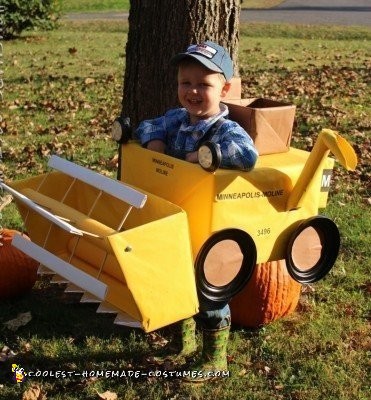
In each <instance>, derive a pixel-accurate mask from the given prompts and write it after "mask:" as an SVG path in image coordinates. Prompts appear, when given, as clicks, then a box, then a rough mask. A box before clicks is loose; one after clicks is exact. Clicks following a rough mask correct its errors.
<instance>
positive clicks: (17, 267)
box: [0, 228, 39, 300]
mask: <svg viewBox="0 0 371 400" xmlns="http://www.w3.org/2000/svg"><path fill="white" fill-rule="evenodd" d="M16 233H20V232H18V231H16V230H12V229H5V228H4V229H1V230H0V300H3V299H8V298H11V297H14V296H18V295H21V294H23V293H25V292H27V291H29V290H30V289H31V288H32V287H33V285H34V284H35V282H36V278H37V268H38V265H39V263H38V262H37V261H35V260H34V259H32V258H31V257H29V256H28V255H26V254H24V253H23V252H22V251H20V250H18V249H17V248H15V247H14V246H12V244H11V242H12V239H13V236H14V235H15V234H16ZM23 237H25V238H27V239H29V238H28V237H27V236H26V235H25V234H23Z"/></svg>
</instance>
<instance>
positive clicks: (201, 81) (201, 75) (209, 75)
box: [178, 61, 230, 124]
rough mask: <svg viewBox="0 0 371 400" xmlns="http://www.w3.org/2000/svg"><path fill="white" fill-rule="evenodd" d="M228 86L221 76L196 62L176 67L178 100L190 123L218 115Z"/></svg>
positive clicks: (188, 62)
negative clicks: (184, 109)
mask: <svg viewBox="0 0 371 400" xmlns="http://www.w3.org/2000/svg"><path fill="white" fill-rule="evenodd" d="M229 87H230V84H229V83H227V82H225V80H224V79H223V76H222V75H221V74H219V73H217V72H213V71H210V70H209V69H207V68H205V67H204V66H202V65H201V64H200V63H198V62H197V61H186V62H184V63H180V64H179V67H178V98H179V101H180V103H181V105H182V106H183V107H184V108H186V109H187V110H188V112H189V115H190V118H191V123H192V124H194V123H197V122H198V121H199V120H200V119H206V118H208V117H211V116H212V115H215V114H217V113H219V111H220V108H219V103H220V101H221V99H222V98H223V97H224V96H225V95H226V94H227V92H228V90H229Z"/></svg>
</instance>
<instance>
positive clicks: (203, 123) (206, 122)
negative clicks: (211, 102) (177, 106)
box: [181, 103, 229, 134]
mask: <svg viewBox="0 0 371 400" xmlns="http://www.w3.org/2000/svg"><path fill="white" fill-rule="evenodd" d="M228 113H229V110H228V107H227V105H226V104H224V103H220V111H219V113H218V114H215V115H212V116H211V117H209V118H206V119H201V120H200V121H199V122H197V124H195V125H191V124H190V123H189V114H188V113H187V121H184V122H183V124H182V127H181V130H183V131H188V132H194V131H197V132H202V134H204V133H206V132H207V131H208V130H209V128H210V127H211V126H213V125H214V124H215V122H216V121H218V119H220V118H221V117H225V116H226V115H228Z"/></svg>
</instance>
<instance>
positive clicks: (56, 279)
mask: <svg viewBox="0 0 371 400" xmlns="http://www.w3.org/2000/svg"><path fill="white" fill-rule="evenodd" d="M50 282H51V283H69V280H68V279H66V278H63V276H60V275H57V274H56V275H54V276H53V278H52V279H51V280H50Z"/></svg>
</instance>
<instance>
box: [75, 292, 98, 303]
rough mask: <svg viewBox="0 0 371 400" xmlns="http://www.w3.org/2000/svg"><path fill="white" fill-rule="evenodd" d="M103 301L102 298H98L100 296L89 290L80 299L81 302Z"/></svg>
mask: <svg viewBox="0 0 371 400" xmlns="http://www.w3.org/2000/svg"><path fill="white" fill-rule="evenodd" d="M101 301H102V300H100V299H98V297H95V296H93V295H92V294H90V293H87V292H85V293H84V294H83V295H82V297H81V299H80V303H100V302H101Z"/></svg>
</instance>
